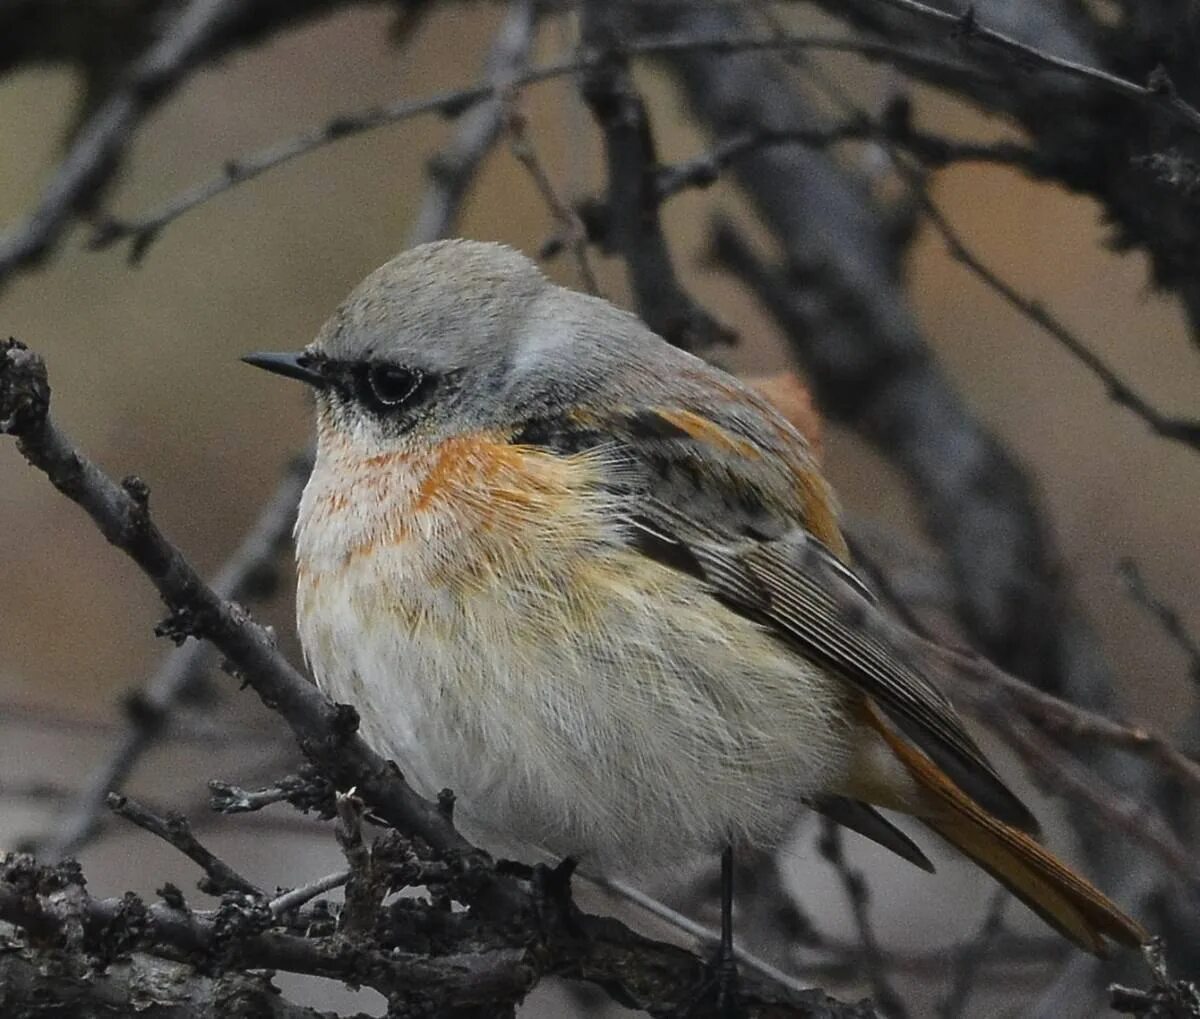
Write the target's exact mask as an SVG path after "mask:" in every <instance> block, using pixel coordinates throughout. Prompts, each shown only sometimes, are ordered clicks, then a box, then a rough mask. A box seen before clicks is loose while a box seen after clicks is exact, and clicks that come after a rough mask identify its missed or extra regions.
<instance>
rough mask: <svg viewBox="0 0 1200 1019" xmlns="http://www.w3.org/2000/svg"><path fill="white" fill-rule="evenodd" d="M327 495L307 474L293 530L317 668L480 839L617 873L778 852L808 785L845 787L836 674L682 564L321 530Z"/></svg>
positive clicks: (582, 547)
mask: <svg viewBox="0 0 1200 1019" xmlns="http://www.w3.org/2000/svg"><path fill="white" fill-rule="evenodd" d="M319 498H320V495H319V492H318V493H316V494H314V491H313V485H312V483H310V490H309V491H306V493H305V502H304V503H303V504H302V507H301V516H300V522H299V524H298V528H297V554H298V561H299V573H300V579H299V585H298V595H297V611H298V626H299V631H300V637H301V640H302V642H303V645H304V650H305V655H306V657H307V659H308V662H309V665H310V667H311V669H312V671H313V673H314V675H315V676H316V678H317V681H318V683H319V684H320V685H321V687H322V689H324V690H325V691H326V692H327V693H328V694H329V695H330V696H331V697H333V698H334V699H335V700H338V701H344V702H347V703H350V704H353V705H354V706H355V707H356V708H357V709H358V712H359V715H360V717H361V720H362V733H363V736H364V737H365V738H366V740H367V741H368V742H369V743H370V744H371V745H372V746H373V747H374V748H375V749H376V750H378V751H379V752H380V753H382V754H384V755H386V756H389V757H392V758H394V759H395V760H396V762H397V763H398V764H399V765H400V767H401V769H402V770H403V771H404V772H405V775H406V777H407V778H408V779H409V781H410V782H412V784H413V785H414V786H415V787H416V788H417V789H418V790H419V791H421V792H422V793H424V794H425V795H434V794H436V793H437V792H438V791H439V790H441V789H442V788H449V789H451V790H452V791H453V792H454V793H455V795H456V797H457V808H456V815H455V816H456V819H457V820H458V821H459V822H460V823H462V822H466V824H465V829H466V831H467V832H468V833H469V834H472V835H474V836H475V837H477V838H481V840H482V841H483V844H484V846H485V848H487V847H488V846H489V844H491V845H495V844H496V843H495V840H494V838H493V837H492V836H493V835H495V834H497V833H498V834H499V835H500V836H501V837H502V840H503V844H505V845H511V844H512V842H514V841H516V842H518V843H521V844H532V845H537V846H540V847H541V848H543V849H545V850H548V851H549V852H551V853H554V854H557V855H571V856H575V857H577V858H580V859H582V860H584V861H585V862H587V863H590V864H591V865H592V866H594V867H596V868H599V869H603V870H608V871H620V870H628V869H635V868H636V869H641V868H643V867H645V866H646V865H648V864H650V863H653V862H657V863H658V864H659V865H661V864H662V862H663V860H664V859H666V860H667V861H673V860H676V859H678V856H679V854H680V853H681V852H702V851H709V850H715V849H718V848H719V847H721V846H722V845H723V844H725V843H726V842H727V841H729V840H730V839H743V838H744V839H748V840H750V841H753V842H756V843H758V844H760V845H764V846H770V845H771V844H773V843H775V842H777V841H778V840H779V839H781V838H782V837H783V836H784V835H785V834H786V832H787V829H788V827H789V825H790V822H791V821H792V820H793V819H794V818H795V816H796V814H797V812H798V810H799V800H800V798H801V797H803V796H805V795H806V794H809V793H811V792H814V791H817V790H821V789H832V788H837V787H839V786H840V785H841V784H842V779H843V777H844V774H845V772H846V769H847V767H848V765H849V761H850V757H851V754H852V751H851V747H852V743H853V730H854V729H855V726H854V724H853V723H852V722H851V721H850V719H849V717H848V713H847V709H846V703H845V692H844V689H843V688H842V686H841V684H840V683H839V682H838V681H837V680H834V679H833V678H831V677H829V676H827V675H825V674H823V673H822V672H821V671H820V670H819V668H818V667H816V666H814V665H812V664H810V663H807V662H806V661H804V660H803V659H801V658H799V657H797V656H795V655H793V654H791V653H790V652H788V651H786V650H784V649H783V648H782V647H780V646H779V645H778V644H777V643H776V642H775V641H774V640H772V639H771V638H769V637H767V636H766V635H765V634H763V633H762V632H761V631H760V630H759V629H758V627H756V626H755V625H754V624H753V623H750V622H748V621H747V620H745V619H743V618H742V617H740V616H737V615H735V614H734V613H732V612H731V611H729V610H728V609H726V608H724V607H723V606H721V605H720V604H719V603H718V602H716V601H715V600H713V599H711V598H710V597H708V596H707V595H706V594H705V593H704V592H703V591H702V590H701V589H700V588H699V586H698V584H697V582H696V581H694V580H693V579H692V578H690V577H688V576H686V575H683V574H680V573H676V572H674V571H672V570H669V569H667V568H666V567H663V566H660V565H658V564H655V563H652V562H650V561H648V560H646V559H644V558H642V557H641V556H640V555H639V554H638V553H636V552H633V551H631V550H629V549H626V548H624V547H622V546H620V545H619V544H617V543H615V542H613V541H605V540H596V538H595V535H593V538H592V539H589V540H588V541H582V540H581V541H568V540H567V539H566V537H565V535H564V534H562V533H554V534H550V533H547V531H546V529H545V527H544V526H539V527H535V528H531V529H530V531H529V532H528V533H527V534H525V535H523V536H522V537H521V540H520V541H515V542H510V543H509V544H508V545H506V546H504V547H500V546H498V545H497V544H496V538H495V531H489V530H487V529H486V528H484V529H481V530H480V531H478V533H476V532H475V531H470V530H468V531H465V532H464V531H462V530H461V529H459V530H457V531H456V530H455V528H454V527H453V526H451V524H450V523H449V522H448V521H447V520H445V519H440V518H439V517H438V515H437V514H436V513H425V514H424V515H423V516H421V517H420V518H419V519H418V518H415V517H412V516H405V517H404V520H405V525H404V531H405V533H404V534H403V535H402V536H400V537H398V538H396V539H395V540H389V541H384V540H383V539H382V537H381V535H383V534H384V529H382V528H381V526H379V525H378V524H376V525H373V526H368V525H367V524H364V523H363V522H362V521H360V520H358V519H357V517H354V516H353V515H352V517H351V519H350V520H349V521H341V522H339V524H338V525H337V527H336V529H335V531H334V532H333V535H332V536H333V537H335V538H336V539H337V540H336V541H331V540H330V538H331V532H330V528H329V526H328V524H329V520H328V519H325V520H324V521H323V524H322V527H321V528H320V529H319V531H318V530H315V529H314V528H313V527H312V526H311V524H312V522H313V517H314V514H315V513H317V512H319V510H314V506H316V505H317V504H318V500H319ZM338 512H340V511H338ZM351 532H355V533H351ZM572 533H575V532H572ZM363 535H366V536H367V537H368V538H370V542H365V541H364V540H362V538H363ZM393 537H395V533H394V531H393ZM601 539H602V536H601ZM434 548H437V549H439V550H440V552H439V554H437V555H434V554H433V553H432V549H434ZM551 564H553V565H551ZM489 833H490V834H489Z"/></svg>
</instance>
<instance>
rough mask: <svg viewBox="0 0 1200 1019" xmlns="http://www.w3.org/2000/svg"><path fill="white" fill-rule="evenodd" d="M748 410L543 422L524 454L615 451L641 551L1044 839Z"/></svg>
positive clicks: (792, 451) (618, 479)
mask: <svg viewBox="0 0 1200 1019" xmlns="http://www.w3.org/2000/svg"><path fill="white" fill-rule="evenodd" d="M715 402H716V401H715ZM729 402H730V401H725V403H729ZM739 403H740V404H741V406H740V409H739V411H738V415H737V417H736V418H729V417H727V418H726V419H724V420H715V419H714V415H713V413H712V412H711V411H710V412H705V411H702V410H701V409H700V408H699V407H696V406H670V407H661V406H654V407H613V408H609V409H606V410H604V411H595V412H589V413H587V414H578V413H576V414H573V415H572V416H571V417H570V418H559V419H547V418H539V419H537V420H534V421H528V422H525V423H524V424H523V425H522V426H520V427H519V428H517V429H515V430H514V433H513V436H512V441H513V442H516V443H521V444H532V445H538V446H541V447H543V448H549V449H553V450H555V451H557V452H560V453H564V454H571V453H578V452H581V451H583V450H587V449H594V448H597V447H605V448H608V449H610V450H611V452H612V456H611V460H612V461H613V463H614V464H616V465H618V466H616V467H615V468H614V469H613V470H612V471H611V473H610V475H609V476H608V477H606V479H605V480H604V481H603V482H602V484H604V486H605V487H606V488H607V489H610V490H611V491H612V492H614V493H616V494H619V495H621V496H623V497H624V499H623V501H624V502H625V504H626V505H627V506H628V507H629V513H628V518H627V521H626V537H627V540H628V541H629V542H630V544H631V545H633V546H634V547H636V548H638V550H639V551H641V552H642V553H643V554H644V555H647V556H649V557H651V558H653V559H655V560H656V561H658V562H659V563H661V564H663V565H664V566H667V567H669V568H671V569H675V570H681V571H683V572H686V573H689V574H691V575H692V576H694V577H696V578H698V579H700V580H702V581H703V582H704V583H705V584H706V585H707V586H708V588H709V590H710V591H711V593H712V596H713V597H714V598H715V599H717V600H718V601H720V602H721V603H722V604H724V605H725V606H727V607H728V608H730V609H731V610H733V611H734V612H737V613H738V614H740V615H743V616H745V617H747V618H750V619H753V620H754V621H755V622H757V623H759V624H761V625H762V626H763V627H765V628H766V629H767V630H769V631H770V632H771V633H773V634H774V635H775V636H776V637H777V638H778V639H780V640H781V641H783V642H784V643H786V644H788V645H789V646H791V647H793V648H795V649H796V650H797V651H798V652H799V653H801V654H803V655H804V656H806V657H808V658H810V659H813V660H816V661H818V662H820V663H821V664H822V665H824V666H825V667H826V668H828V669H830V670H831V671H832V672H834V673H836V674H837V675H839V676H840V677H842V679H844V680H845V681H846V682H847V683H849V684H850V685H851V686H853V687H855V688H857V689H858V690H860V691H861V692H862V693H864V694H865V695H867V696H868V697H870V698H872V700H873V701H874V702H875V703H876V704H877V705H878V707H879V708H880V710H881V711H882V712H883V713H884V714H885V715H886V716H887V717H888V718H889V719H890V720H891V721H892V722H893V723H894V724H895V726H896V727H897V728H898V729H899V730H900V731H901V732H902V733H903V734H904V736H905V737H906V738H907V739H909V740H911V741H912V743H913V744H914V745H915V746H916V747H917V748H918V749H919V750H920V751H922V752H923V753H924V754H925V755H927V756H928V757H929V758H930V759H931V760H932V761H933V762H934V763H935V764H936V765H937V766H938V767H940V768H941V769H942V770H943V771H944V772H945V773H946V775H947V776H948V777H949V778H951V779H952V780H953V781H954V782H955V784H956V785H958V786H959V787H960V788H961V789H962V790H963V791H964V792H966V793H967V794H968V795H969V796H971V797H972V798H973V799H975V800H976V801H977V802H978V803H979V804H980V805H981V806H983V807H984V808H985V809H986V810H988V811H990V812H991V813H992V814H994V815H995V816H996V817H997V818H999V819H1000V820H1002V821H1004V822H1006V823H1008V824H1011V825H1013V826H1015V827H1018V828H1021V829H1023V830H1027V831H1034V830H1036V827H1037V823H1036V821H1035V820H1034V818H1033V816H1032V815H1031V814H1030V812H1029V811H1028V809H1027V808H1026V807H1025V806H1024V805H1023V804H1022V803H1021V801H1020V800H1019V799H1018V798H1017V797H1016V796H1015V795H1014V794H1013V793H1012V792H1011V791H1010V790H1009V789H1008V787H1007V786H1006V785H1005V784H1004V782H1003V781H1002V779H1001V778H1000V776H999V775H998V774H997V773H996V771H995V770H994V769H993V768H992V766H991V764H989V763H988V761H987V759H986V758H985V757H984V755H983V752H982V751H981V750H980V749H979V747H978V746H977V745H976V744H975V742H974V740H973V739H972V738H971V737H970V735H969V734H968V733H967V731H966V729H965V728H964V727H963V725H962V722H961V721H960V720H959V717H958V715H957V713H956V712H955V710H954V708H953V707H952V705H951V704H950V702H949V701H948V700H947V698H946V697H945V696H944V695H943V694H942V693H941V692H940V691H939V690H938V689H937V687H935V686H934V685H933V684H932V683H931V682H929V680H928V679H927V678H926V677H925V676H924V675H923V674H922V673H921V671H920V670H919V668H917V667H916V666H915V665H913V664H912V663H911V662H910V661H909V660H908V659H907V657H906V655H905V653H904V652H903V650H902V648H901V646H900V641H898V640H896V639H893V637H894V635H895V634H896V633H897V629H896V628H897V624H896V623H894V622H892V621H891V620H889V619H887V618H886V617H885V615H884V614H883V613H882V612H881V611H880V609H879V608H878V607H877V606H876V604H875V602H874V599H873V598H872V596H871V594H870V592H869V591H868V590H867V589H866V588H865V587H864V585H863V584H862V583H861V582H860V581H859V580H858V579H857V577H856V576H855V575H854V573H853V571H852V570H851V569H850V568H849V567H848V566H847V565H846V563H845V562H844V557H845V544H844V541H843V539H842V536H841V533H840V531H839V530H838V527H837V523H836V514H835V512H834V509H833V506H832V500H831V496H830V493H829V491H828V489H827V487H826V485H825V483H824V481H823V480H822V479H821V477H820V474H819V472H818V471H817V469H816V465H815V464H814V463H813V461H812V459H811V457H810V455H809V454H808V450H807V446H806V445H805V444H804V440H803V439H802V438H801V437H800V436H799V434H798V433H796V432H794V430H791V429H790V426H788V425H787V423H786V422H784V421H783V420H782V419H781V418H779V416H778V415H777V414H775V412H774V411H773V410H771V409H770V408H769V407H765V406H755V407H752V408H751V410H752V411H753V413H748V412H747V410H746V406H745V402H744V401H739ZM889 635H892V636H889Z"/></svg>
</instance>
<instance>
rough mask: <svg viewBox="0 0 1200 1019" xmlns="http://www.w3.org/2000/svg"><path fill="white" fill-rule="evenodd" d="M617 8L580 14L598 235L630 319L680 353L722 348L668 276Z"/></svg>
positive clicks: (715, 329)
mask: <svg viewBox="0 0 1200 1019" xmlns="http://www.w3.org/2000/svg"><path fill="white" fill-rule="evenodd" d="M618 10H619V7H618V5H614V4H610V3H608V2H607V0H585V2H584V4H583V8H582V45H583V48H584V51H585V52H586V53H587V54H588V63H589V66H588V69H587V71H586V72H585V73H584V75H583V76H582V79H581V88H582V91H583V98H584V101H585V102H586V103H587V104H588V107H589V108H590V109H591V111H592V115H593V116H594V117H595V118H596V122H597V123H598V124H599V125H600V127H601V129H602V130H603V132H604V152H605V159H606V162H607V168H608V197H607V200H606V201H605V203H604V208H603V221H602V224H601V225H600V226H599V230H598V232H599V235H600V237H601V239H602V240H603V241H604V243H605V244H606V245H607V246H608V247H609V248H611V249H612V250H614V251H618V252H620V254H621V255H622V257H623V258H624V259H625V265H626V268H627V270H628V272H627V275H628V279H629V285H630V288H631V290H632V291H633V295H634V300H635V303H636V305H637V309H638V313H639V314H640V315H641V317H642V318H643V319H644V320H645V321H646V323H647V325H649V326H650V328H651V329H653V330H654V331H655V332H656V333H658V334H659V335H660V336H662V337H663V338H665V339H666V340H668V341H669V342H671V343H673V344H675V345H676V346H677V347H682V348H683V349H684V350H693V351H701V350H706V349H708V348H711V347H714V346H719V345H722V344H727V343H729V342H731V340H732V338H733V334H732V333H731V332H730V331H729V330H728V329H727V328H725V327H724V326H723V325H721V324H720V323H719V322H718V321H717V320H716V319H715V318H713V317H712V315H710V314H709V313H708V312H707V311H705V310H704V309H703V308H702V307H700V305H698V304H697V303H696V302H695V300H693V299H692V298H691V297H690V296H689V295H688V294H687V292H686V291H685V290H684V288H683V286H682V285H681V284H680V282H679V277H678V276H677V275H676V272H675V266H674V263H673V261H672V259H671V252H670V247H669V245H668V244H667V239H666V237H665V236H664V234H663V230H662V223H661V221H660V219H659V208H658V207H659V204H660V202H659V197H658V188H657V180H656V176H657V172H658V155H657V153H656V151H655V145H654V136H653V135H652V134H651V130H650V118H649V116H648V114H647V113H646V104H645V102H644V101H643V100H642V97H641V96H640V95H639V94H638V92H637V90H636V88H635V87H634V84H633V78H632V76H631V75H630V73H629V68H628V66H627V62H626V58H625V57H624V56H623V55H622V53H621V52H620V50H619V48H618V39H619V34H618V20H617V18H616V17H614V14H615V13H616V12H617V11H618ZM592 218H593V219H595V218H596V216H595V215H593V217H592Z"/></svg>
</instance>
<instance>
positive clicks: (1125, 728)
mask: <svg viewBox="0 0 1200 1019" xmlns="http://www.w3.org/2000/svg"><path fill="white" fill-rule="evenodd" d="M923 648H924V651H923V653H924V654H925V655H927V656H928V657H931V658H933V659H935V660H940V661H941V662H943V663H945V664H946V665H947V666H948V667H949V669H950V670H951V673H952V675H954V676H955V677H957V678H960V679H962V678H965V679H970V680H971V681H972V682H973V683H975V684H976V688H975V691H974V692H968V696H969V698H970V699H971V701H972V703H975V704H979V703H980V702H981V701H989V702H995V701H997V700H1003V701H1005V702H1007V704H1009V705H1011V707H1012V708H1015V709H1016V710H1017V711H1019V712H1020V713H1021V714H1022V715H1023V716H1024V717H1025V718H1027V719H1028V720H1029V721H1030V722H1033V723H1034V724H1035V725H1036V726H1037V727H1038V728H1039V729H1043V730H1045V731H1046V732H1051V733H1054V734H1055V735H1056V736H1070V737H1075V738H1082V739H1086V740H1089V741H1092V742H1098V743H1107V744H1109V745H1111V746H1115V747H1120V748H1121V749H1122V750H1127V751H1129V752H1130V753H1135V754H1140V755H1142V756H1143V757H1146V758H1148V759H1150V760H1152V761H1154V762H1155V763H1156V764H1158V765H1159V766H1160V767H1162V768H1163V769H1164V770H1165V771H1168V772H1170V773H1171V774H1172V775H1174V776H1175V777H1176V778H1178V779H1180V780H1181V781H1183V782H1184V783H1186V784H1187V785H1188V786H1190V787H1191V788H1192V789H1193V790H1194V791H1195V792H1196V793H1197V794H1200V761H1195V760H1193V759H1192V758H1190V757H1188V756H1187V755H1186V754H1184V753H1183V752H1182V751H1180V750H1178V749H1176V748H1175V747H1174V746H1172V744H1171V742H1170V741H1169V740H1168V739H1167V738H1166V737H1165V736H1163V735H1161V734H1160V733H1158V732H1155V731H1154V730H1153V729H1151V728H1149V727H1147V726H1141V725H1126V724H1123V723H1121V722H1117V721H1114V720H1113V719H1111V718H1108V717H1107V716H1106V715H1102V714H1100V713H1099V712H1096V711H1092V710H1090V709H1089V708H1084V707H1081V706H1079V705H1077V704H1071V703H1070V702H1069V701H1064V700H1063V699H1062V698H1061V697H1055V696H1054V695H1053V694H1048V693H1046V692H1045V691H1044V690H1039V689H1038V688H1037V687H1035V686H1033V685H1032V684H1030V683H1026V682H1025V681H1024V680H1021V679H1018V678H1017V677H1016V676H1013V675H1012V674H1011V673H1008V672H1006V671H1005V670H1003V669H1002V668H1000V666H998V665H996V664H995V663H994V662H991V661H989V660H988V659H986V658H983V657H982V656H980V655H977V654H974V653H971V652H965V651H958V650H954V649H951V648H946V647H939V646H938V645H936V644H934V643H932V642H923ZM957 689H960V690H961V689H962V687H961V684H960V685H959V686H958V687H957ZM952 692H953V691H952ZM964 692H967V691H964Z"/></svg>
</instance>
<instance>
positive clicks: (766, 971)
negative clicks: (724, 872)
mask: <svg viewBox="0 0 1200 1019" xmlns="http://www.w3.org/2000/svg"><path fill="white" fill-rule="evenodd" d="M593 880H594V881H595V883H596V884H598V885H599V886H600V887H601V888H606V889H608V890H609V891H610V892H612V893H613V894H615V895H619V896H620V897H621V898H623V899H625V900H626V901H628V902H631V903H633V905H635V906H638V907H639V908H641V909H644V910H645V911H646V912H647V913H649V914H650V915H651V916H654V917H657V918H658V919H659V920H662V921H663V922H664V923H667V924H669V925H670V926H672V927H674V928H675V929H676V930H678V931H682V932H683V933H684V934H687V935H689V936H691V937H693V938H695V939H696V940H697V941H699V942H701V943H702V944H704V945H706V946H709V947H715V946H716V945H717V944H719V943H720V940H721V932H720V931H718V930H715V929H713V928H712V927H709V926H708V925H707V924H703V923H701V922H700V921H699V920H693V919H692V918H691V917H690V916H685V915H684V914H683V913H680V912H679V911H678V910H676V909H672V908H671V907H670V906H668V905H667V904H666V903H665V902H660V901H659V900H658V899H656V898H654V896H652V895H649V894H648V893H646V892H644V891H642V890H641V889H640V888H637V887H635V886H634V885H631V884H629V883H628V882H627V881H622V880H620V879H618V878H608V877H605V878H595V879H593ZM733 954H734V957H735V958H736V959H737V961H738V962H739V963H741V964H742V965H743V966H745V967H746V968H747V969H751V970H753V971H754V972H755V973H758V974H759V975H760V976H763V977H766V979H768V980H773V981H774V982H775V983H777V984H779V985H780V986H782V987H788V988H791V989H792V990H794V991H804V990H807V989H808V987H809V985H808V984H806V983H805V982H804V981H802V980H800V979H799V978H798V977H796V976H793V975H792V974H790V973H787V972H785V971H784V970H781V969H780V968H779V967H778V966H773V965H772V964H771V963H769V962H767V961H766V960H765V959H763V958H761V957H759V956H757V955H755V954H754V953H753V952H751V951H749V950H747V949H745V948H743V947H742V946H741V945H738V944H736V943H735V944H734V946H733Z"/></svg>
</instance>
